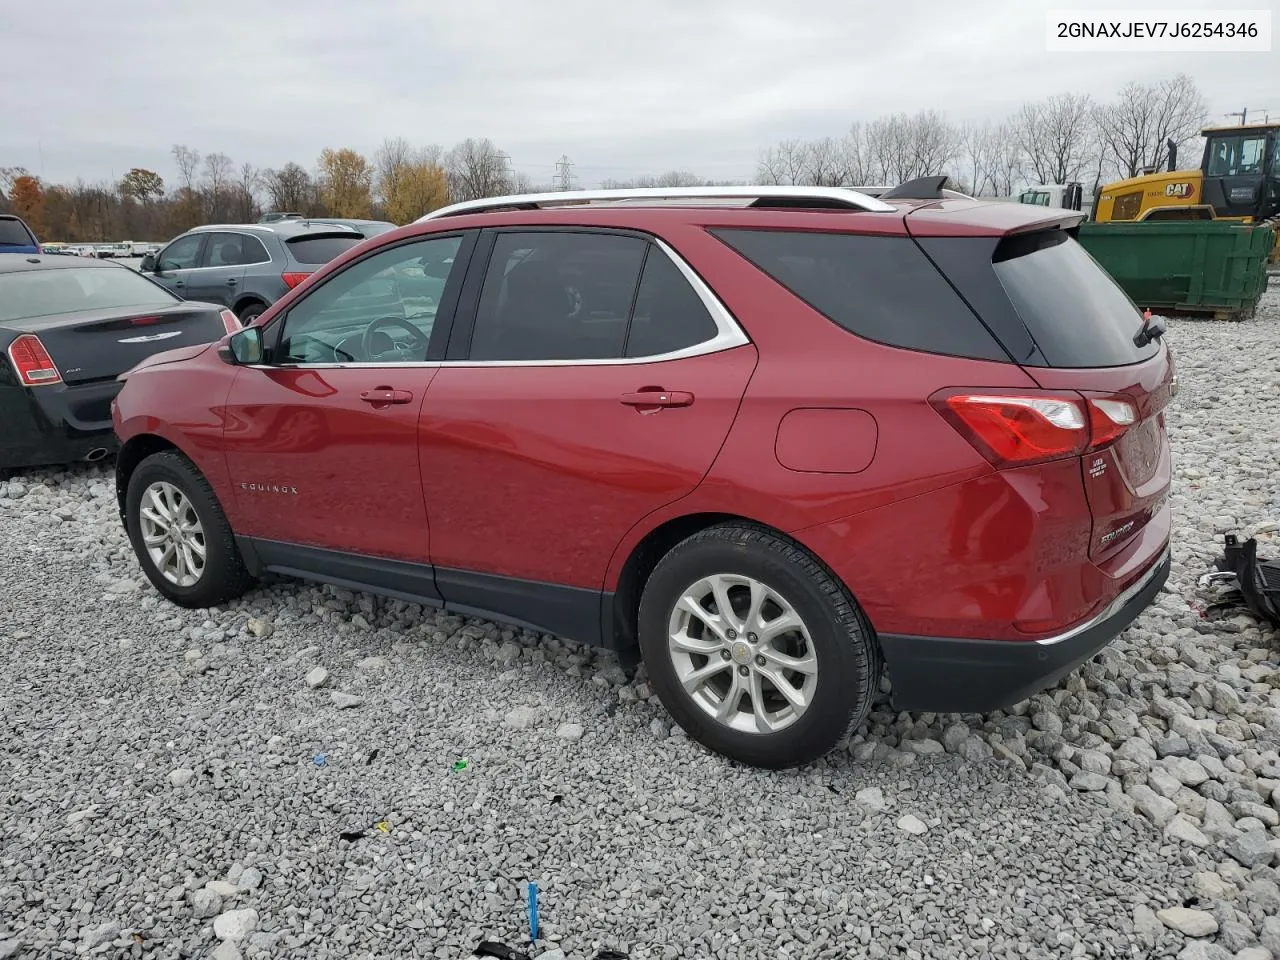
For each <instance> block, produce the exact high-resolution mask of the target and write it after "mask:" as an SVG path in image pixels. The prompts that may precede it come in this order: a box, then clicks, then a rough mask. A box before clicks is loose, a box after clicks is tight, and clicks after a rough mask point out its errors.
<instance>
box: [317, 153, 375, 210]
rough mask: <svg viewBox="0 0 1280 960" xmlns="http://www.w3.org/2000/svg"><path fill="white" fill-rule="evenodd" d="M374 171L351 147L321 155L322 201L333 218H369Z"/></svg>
mask: <svg viewBox="0 0 1280 960" xmlns="http://www.w3.org/2000/svg"><path fill="white" fill-rule="evenodd" d="M372 187H373V167H372V166H371V165H370V164H369V161H368V160H366V159H365V158H364V157H363V156H361V155H360V154H359V153H357V152H356V151H355V150H352V149H350V148H349V147H343V148H341V149H339V150H331V149H329V148H328V147H325V149H324V150H322V151H320V197H321V200H322V201H323V202H324V205H325V206H326V207H327V208H328V210H329V214H330V216H334V217H353V218H362V217H368V216H369V214H370V212H371V211H372V208H373V197H372V192H371V191H372Z"/></svg>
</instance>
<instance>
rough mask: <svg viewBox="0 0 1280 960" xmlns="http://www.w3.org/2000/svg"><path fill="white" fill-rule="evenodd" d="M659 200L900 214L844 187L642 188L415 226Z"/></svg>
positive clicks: (539, 200) (482, 207) (500, 206)
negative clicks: (519, 212) (498, 214)
mask: <svg viewBox="0 0 1280 960" xmlns="http://www.w3.org/2000/svg"><path fill="white" fill-rule="evenodd" d="M646 200H648V201H655V200H747V201H750V202H749V203H748V204H747V205H748V206H753V207H776V206H785V207H788V208H790V209H796V208H813V209H821V210H833V209H834V210H866V211H869V212H872V213H896V212H897V208H896V207H892V206H890V205H889V204H887V203H884V202H883V201H880V200H877V199H876V198H875V197H869V196H867V195H866V194H864V193H858V192H857V191H856V190H846V189H845V188H843V187H789V186H778V187H642V188H637V189H633V190H569V191H562V192H557V193H523V194H514V195H512V196H507V197H485V198H484V199H481V200H464V201H463V202H461V203H454V204H450V205H449V206H447V207H441V208H440V209H439V210H433V211H431V212H430V213H428V214H427V215H426V216H423V217H419V218H418V219H417V220H416V221H415V222H416V223H422V222H423V221H426V220H438V219H440V218H441V217H456V216H460V215H462V214H467V213H482V212H484V211H486V210H506V209H511V208H515V209H518V210H542V209H545V208H547V207H556V206H577V205H585V204H589V203H604V204H610V203H615V204H622V203H637V202H643V201H646Z"/></svg>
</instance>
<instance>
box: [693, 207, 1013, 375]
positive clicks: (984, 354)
mask: <svg viewBox="0 0 1280 960" xmlns="http://www.w3.org/2000/svg"><path fill="white" fill-rule="evenodd" d="M712 233H713V234H714V235H715V236H716V237H718V238H719V239H720V240H722V241H723V242H724V243H727V244H728V245H729V246H730V247H732V248H733V249H734V250H736V251H737V252H738V253H740V254H742V256H744V257H746V259H747V260H749V261H750V262H751V263H753V264H754V265H755V266H756V267H758V268H759V269H760V270H762V271H764V272H765V273H767V274H768V275H769V276H770V277H772V278H773V279H774V280H776V281H778V283H780V284H782V285H783V286H784V287H786V288H787V289H788V290H790V291H791V292H792V293H794V294H795V295H796V296H797V297H799V298H800V299H801V300H803V301H805V302H806V303H807V304H809V306H811V307H813V308H814V309H815V310H817V311H818V312H819V313H821V314H822V315H823V316H825V317H826V318H827V319H829V320H831V321H832V322H833V323H835V324H837V325H839V326H840V327H843V328H844V329H845V330H848V331H849V332H850V333H853V334H856V335H858V336H860V337H864V338H866V339H868V340H874V341H876V342H877V343H883V344H886V345H888V346H893V347H904V348H906V349H908V350H918V351H923V352H926V353H937V354H945V355H948V356H956V357H970V358H973V359H978V360H996V361H1003V362H1006V363H1007V362H1009V355H1008V354H1007V353H1006V352H1005V351H1004V350H1003V349H1002V348H1001V346H1000V344H999V343H998V342H997V341H996V339H995V338H994V337H993V336H992V335H991V333H990V331H988V330H987V329H986V327H984V326H983V324H982V322H981V321H980V320H979V319H978V317H977V316H976V315H975V314H974V312H973V311H972V310H970V309H969V307H968V305H966V304H965V302H964V301H963V300H962V299H961V298H960V297H959V296H958V295H957V294H956V292H955V291H954V290H953V289H952V288H951V285H950V284H949V283H947V281H946V279H945V278H944V277H943V276H942V275H941V274H940V273H939V272H938V270H937V269H936V268H935V267H934V266H933V264H932V263H930V262H929V260H928V258H927V257H925V255H924V254H923V253H922V252H921V250H920V248H919V247H918V246H916V244H915V241H913V240H911V239H910V238H909V237H879V236H878V237H872V236H860V235H857V234H849V233H817V232H807V231H784V230H739V229H720V230H713V231H712Z"/></svg>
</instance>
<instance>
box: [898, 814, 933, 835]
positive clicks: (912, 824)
mask: <svg viewBox="0 0 1280 960" xmlns="http://www.w3.org/2000/svg"><path fill="white" fill-rule="evenodd" d="M898 829H899V830H901V831H903V832H904V833H909V834H911V835H912V836H915V837H919V836H923V835H924V834H926V833H928V832H929V827H928V825H926V824H925V823H924V821H922V820H921V819H920V818H919V817H917V816H915V815H914V814H910V813H908V814H905V815H903V816H902V817H901V818H900V819H899V820H898Z"/></svg>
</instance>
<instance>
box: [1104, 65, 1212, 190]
mask: <svg viewBox="0 0 1280 960" xmlns="http://www.w3.org/2000/svg"><path fill="white" fill-rule="evenodd" d="M1208 112H1209V111H1208V108H1207V107H1206V105H1205V100H1204V97H1203V96H1201V94H1200V91H1199V89H1198V88H1197V87H1196V85H1195V81H1193V80H1192V79H1191V78H1190V77H1188V76H1187V75H1186V74H1184V73H1180V74H1178V75H1177V76H1176V77H1173V78H1172V79H1169V80H1162V81H1160V82H1159V83H1155V84H1143V83H1137V82H1130V83H1127V84H1125V86H1124V88H1123V89H1122V90H1121V91H1120V95H1119V97H1118V98H1117V100H1116V101H1115V102H1114V103H1111V104H1107V105H1105V106H1101V107H1099V108H1098V109H1097V113H1096V117H1097V126H1098V131H1099V138H1100V140H1101V143H1102V146H1103V148H1104V153H1105V156H1106V159H1107V161H1108V162H1110V163H1111V164H1112V165H1113V166H1114V168H1115V171H1116V173H1118V174H1119V175H1120V176H1121V177H1133V176H1137V175H1138V174H1139V173H1140V172H1141V171H1142V170H1143V169H1144V168H1147V167H1152V168H1157V169H1158V168H1159V167H1161V166H1163V165H1164V163H1165V161H1166V160H1168V158H1169V148H1168V141H1170V140H1172V141H1173V142H1174V144H1175V145H1177V146H1179V147H1182V146H1184V145H1186V144H1187V143H1189V142H1190V141H1192V140H1193V139H1194V138H1195V137H1196V136H1198V135H1199V133H1200V129H1201V127H1202V126H1203V125H1204V122H1205V118H1206V116H1207V115H1208Z"/></svg>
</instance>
